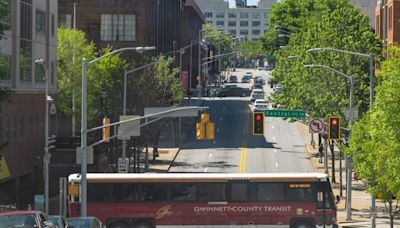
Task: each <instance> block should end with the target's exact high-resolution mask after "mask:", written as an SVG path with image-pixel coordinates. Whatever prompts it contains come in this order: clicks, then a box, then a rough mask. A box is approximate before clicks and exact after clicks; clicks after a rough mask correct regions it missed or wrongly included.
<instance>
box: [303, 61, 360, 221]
mask: <svg viewBox="0 0 400 228" xmlns="http://www.w3.org/2000/svg"><path fill="white" fill-rule="evenodd" d="M304 67H322V68H325V69H328V70H331V71H334V72H335V73H337V74H339V75H341V76H343V77H345V78H347V79H349V80H350V109H352V108H353V99H354V98H353V97H354V76H353V75H352V76H348V75H346V74H344V73H342V72H340V71H338V70H335V69H333V68H331V67H328V66H325V65H304ZM351 125H352V119H350V120H349V137H350V136H351ZM325 157H326V156H325ZM325 161H326V163H327V159H326V158H325ZM325 165H326V166H325V172H326V173H327V172H328V170H327V169H328V166H327V164H325ZM346 167H347V172H346V175H347V176H346V177H347V178H346V180H347V183H346V212H347V213H346V214H347V218H346V220H351V182H352V180H351V178H352V172H353V171H352V164H351V158H350V156H346Z"/></svg>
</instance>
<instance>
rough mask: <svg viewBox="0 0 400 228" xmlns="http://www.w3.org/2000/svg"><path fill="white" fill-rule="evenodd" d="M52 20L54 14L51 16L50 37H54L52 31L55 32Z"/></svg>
mask: <svg viewBox="0 0 400 228" xmlns="http://www.w3.org/2000/svg"><path fill="white" fill-rule="evenodd" d="M54 20H55V19H54V14H51V29H50V32H51V36H52V37H54V34H55V31H54V30H55V27H54V26H55V25H54V23H55V22H54Z"/></svg>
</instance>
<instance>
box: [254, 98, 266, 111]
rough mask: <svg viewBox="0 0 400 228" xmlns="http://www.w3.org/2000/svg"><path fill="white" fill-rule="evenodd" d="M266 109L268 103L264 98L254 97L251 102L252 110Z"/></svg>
mask: <svg viewBox="0 0 400 228" xmlns="http://www.w3.org/2000/svg"><path fill="white" fill-rule="evenodd" d="M267 109H268V103H267V102H266V101H265V100H264V99H256V100H255V101H254V104H253V112H263V111H265V110H267Z"/></svg>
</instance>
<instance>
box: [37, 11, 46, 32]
mask: <svg viewBox="0 0 400 228" xmlns="http://www.w3.org/2000/svg"><path fill="white" fill-rule="evenodd" d="M45 17H46V15H45V13H44V11H41V10H36V32H43V33H44V26H45V25H44V22H45Z"/></svg>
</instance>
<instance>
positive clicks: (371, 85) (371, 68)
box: [307, 47, 376, 228]
mask: <svg viewBox="0 0 400 228" xmlns="http://www.w3.org/2000/svg"><path fill="white" fill-rule="evenodd" d="M307 51H308V52H319V51H334V52H339V53H345V54H349V55H356V56H361V57H364V58H368V60H369V107H370V108H371V107H372V105H373V102H374V59H373V57H372V54H364V53H359V52H352V51H345V50H340V49H335V48H329V47H328V48H311V49H308V50H307ZM350 162H351V161H350ZM350 167H351V165H350ZM351 182H352V179H351V178H350V183H349V184H350V185H351ZM350 196H351V188H350ZM347 204H349V207H348V208H346V209H347V213H346V220H351V199H350V201H349V202H348V203H347ZM375 216H376V214H375V195H374V194H371V224H372V228H375V226H376V224H375Z"/></svg>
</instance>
